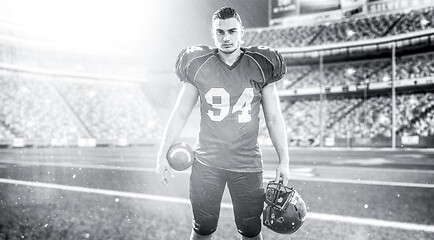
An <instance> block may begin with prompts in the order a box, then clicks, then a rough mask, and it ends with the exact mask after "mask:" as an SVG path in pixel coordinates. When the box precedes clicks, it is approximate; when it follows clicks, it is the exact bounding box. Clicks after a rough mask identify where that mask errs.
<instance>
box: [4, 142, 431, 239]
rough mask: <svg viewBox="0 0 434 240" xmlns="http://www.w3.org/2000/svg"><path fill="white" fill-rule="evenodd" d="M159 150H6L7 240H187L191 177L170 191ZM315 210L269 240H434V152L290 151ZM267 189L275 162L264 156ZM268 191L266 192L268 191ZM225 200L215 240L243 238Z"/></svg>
mask: <svg viewBox="0 0 434 240" xmlns="http://www.w3.org/2000/svg"><path fill="white" fill-rule="evenodd" d="M155 155H156V148H154V147H126V148H115V147H106V148H22V149H1V150H0V239H188V236H189V233H190V228H191V207H190V205H189V200H188V181H189V172H188V171H185V172H176V173H175V177H174V178H173V179H170V184H169V186H168V187H165V186H164V185H162V184H161V183H159V182H158V181H157V178H156V176H155V173H154V165H155V163H154V162H155V159H154V156H155ZM290 156H291V180H290V186H292V187H294V188H295V189H297V191H298V192H299V193H300V194H301V195H302V197H303V199H304V200H305V202H306V204H307V206H308V216H307V219H306V221H305V223H304V225H303V226H302V228H301V229H300V230H299V231H297V232H296V233H295V234H293V235H289V236H287V235H286V236H285V235H278V234H276V233H274V232H271V231H269V230H268V229H265V228H264V230H263V235H264V239H356V240H358V239H427V240H428V239H434V201H432V199H434V151H432V150H408V149H407V150H379V149H363V150H351V149H308V148H306V149H303V148H297V149H290ZM263 159H264V169H265V171H264V181H265V182H266V181H269V180H271V179H272V178H273V176H274V173H273V169H274V167H275V165H276V162H277V160H276V155H275V153H274V150H273V149H272V148H267V147H264V148H263ZM264 184H265V183H264ZM238 238H239V236H238V234H237V231H236V228H235V225H234V224H233V214H232V206H231V202H230V198H229V196H228V194H227V193H225V196H224V199H223V203H222V210H221V216H220V222H219V227H218V230H217V232H216V235H215V239H238Z"/></svg>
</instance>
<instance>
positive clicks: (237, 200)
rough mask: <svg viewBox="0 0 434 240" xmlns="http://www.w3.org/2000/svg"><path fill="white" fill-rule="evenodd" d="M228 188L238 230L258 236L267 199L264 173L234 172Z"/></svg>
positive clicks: (243, 233) (244, 233) (248, 234)
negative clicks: (263, 179)
mask: <svg viewBox="0 0 434 240" xmlns="http://www.w3.org/2000/svg"><path fill="white" fill-rule="evenodd" d="M228 188H229V192H230V194H231V198H232V204H233V206H234V215H235V222H236V224H237V228H238V231H239V232H240V233H241V234H242V235H244V236H247V237H254V236H256V235H257V234H259V232H260V231H261V214H262V210H263V208H264V199H265V192H264V186H263V181H262V173H261V172H255V173H233V174H231V177H230V178H229V180H228Z"/></svg>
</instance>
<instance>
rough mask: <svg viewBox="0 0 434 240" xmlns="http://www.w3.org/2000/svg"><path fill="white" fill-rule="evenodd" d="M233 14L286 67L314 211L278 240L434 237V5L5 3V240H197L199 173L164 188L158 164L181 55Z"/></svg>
mask: <svg viewBox="0 0 434 240" xmlns="http://www.w3.org/2000/svg"><path fill="white" fill-rule="evenodd" d="M225 5H228V6H232V7H234V8H236V9H237V11H239V13H240V15H241V17H242V18H243V19H244V20H243V24H244V27H245V29H244V35H243V41H244V43H243V45H244V46H250V45H252V46H267V47H270V48H273V49H276V50H277V51H279V52H280V54H281V55H282V56H283V58H284V59H285V62H286V68H287V72H286V74H285V75H284V77H283V79H282V80H280V81H279V82H277V87H278V93H279V96H280V106H281V109H282V111H283V115H284V120H285V126H286V130H287V135H288V145H289V155H290V174H291V175H290V176H291V177H290V182H289V184H290V185H291V187H293V188H294V189H296V190H297V191H298V193H300V195H301V196H302V197H303V199H304V201H305V202H306V205H307V211H308V214H307V219H306V220H305V223H304V225H303V226H302V227H301V228H300V229H299V230H298V231H297V232H296V233H294V234H292V235H290V236H288V235H280V234H277V233H275V232H272V231H270V230H269V229H267V228H265V227H263V232H262V234H263V236H264V239H334V240H335V239H355V240H359V239H360V240H362V239H378V240H379V239H427V240H428V239H434V201H432V199H434V1H433V0H328V1H326V0H318V1H307V0H268V1H267V0H241V1H235V0H219V1H200V0H193V1H187V0H181V1H173V2H169V1H161V2H157V1H139V0H127V1H115V0H113V1H102V0H95V1H91V2H86V1H84V0H79V1H69V2H59V1H54V0H42V1H36V2H35V1H30V0H19V1H13V0H4V1H1V2H0V239H188V237H189V234H190V231H191V215H192V214H191V206H190V202H189V196H188V189H189V175H190V170H187V171H182V172H175V177H174V179H172V182H171V184H170V185H169V186H164V185H162V184H161V183H160V182H159V181H158V179H157V177H156V176H155V161H156V155H157V151H158V146H159V144H160V142H161V138H162V135H163V132H164V128H165V125H166V122H167V121H168V119H169V116H170V113H171V111H172V108H173V106H174V105H175V102H176V99H177V96H178V92H179V89H180V87H181V82H180V81H179V79H178V78H177V76H176V74H175V72H174V71H173V69H174V66H175V61H176V58H177V55H178V54H179V52H180V51H181V49H183V48H185V47H188V46H193V45H198V44H206V45H210V46H212V45H213V43H212V38H211V35H210V26H211V16H212V14H213V13H214V11H215V10H216V9H218V8H220V7H222V6H225ZM199 105H200V104H199V103H198V104H197V105H196V106H195V107H194V109H193V112H192V114H191V116H190V118H189V119H188V122H187V125H186V126H185V128H184V129H183V131H182V134H181V138H180V140H179V141H182V142H187V143H189V144H190V145H192V146H193V145H194V143H195V141H196V138H197V135H198V132H199V126H200V106H199ZM262 119H263V114H261V120H260V127H259V137H258V140H259V143H260V145H261V149H262V157H263V164H264V171H263V177H264V181H270V180H271V179H273V177H274V176H273V174H274V169H275V167H276V165H277V156H276V152H275V150H274V147H273V143H272V140H271V138H270V136H269V133H268V131H267V127H266V124H265V123H264V121H263V120H262ZM232 209H233V206H232V204H231V199H230V196H229V193H228V192H225V194H224V196H223V202H222V205H221V213H220V220H219V225H218V229H217V231H216V233H215V235H214V239H239V235H238V233H237V229H236V226H235V225H234V224H233V219H234V216H233V212H232Z"/></svg>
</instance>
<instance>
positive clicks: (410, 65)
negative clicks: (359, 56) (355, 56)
mask: <svg viewBox="0 0 434 240" xmlns="http://www.w3.org/2000/svg"><path fill="white" fill-rule="evenodd" d="M429 76H434V52H428V53H422V54H417V55H410V56H402V57H398V58H397V60H396V80H397V81H399V80H405V79H414V78H422V77H429ZM319 79H322V81H323V83H322V84H323V86H342V85H364V84H367V83H377V82H388V81H391V79H392V63H391V61H390V59H374V60H362V61H355V62H342V63H330V64H327V63H326V64H324V67H323V77H322V78H320V71H319V66H318V65H305V66H289V67H288V72H287V74H286V75H285V77H284V79H283V80H282V81H280V83H279V88H280V89H297V88H311V87H319V85H320V82H319Z"/></svg>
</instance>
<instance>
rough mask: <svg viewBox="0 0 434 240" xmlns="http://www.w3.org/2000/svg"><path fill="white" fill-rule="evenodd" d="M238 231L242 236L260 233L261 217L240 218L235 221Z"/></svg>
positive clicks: (249, 236)
mask: <svg viewBox="0 0 434 240" xmlns="http://www.w3.org/2000/svg"><path fill="white" fill-rule="evenodd" d="M236 224H237V229H238V232H239V233H240V234H241V235H243V236H244V237H248V238H253V237H256V236H258V234H259V233H261V227H262V223H261V219H260V218H258V217H246V218H240V219H238V220H237V221H236Z"/></svg>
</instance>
